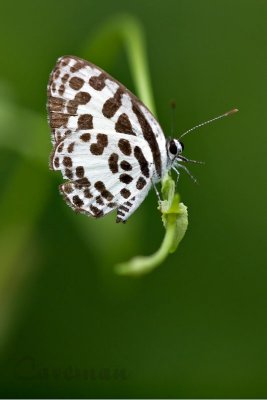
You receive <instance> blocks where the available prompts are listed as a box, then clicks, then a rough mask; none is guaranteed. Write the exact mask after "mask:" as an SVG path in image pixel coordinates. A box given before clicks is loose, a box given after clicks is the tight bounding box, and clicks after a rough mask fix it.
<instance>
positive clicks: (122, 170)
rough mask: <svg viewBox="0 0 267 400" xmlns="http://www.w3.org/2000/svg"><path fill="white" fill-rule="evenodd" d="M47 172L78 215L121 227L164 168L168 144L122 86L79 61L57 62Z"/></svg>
mask: <svg viewBox="0 0 267 400" xmlns="http://www.w3.org/2000/svg"><path fill="white" fill-rule="evenodd" d="M48 111H49V122H50V126H51V129H52V135H53V136H52V141H53V143H54V150H53V152H52V155H51V161H50V164H51V168H52V169H54V170H61V172H62V174H63V177H64V178H65V179H67V180H68V182H66V183H64V184H63V185H61V186H60V191H61V192H62V193H63V195H64V197H65V199H66V201H67V203H68V204H69V205H71V206H72V208H74V209H75V210H78V211H80V212H84V213H87V214H90V215H92V216H94V217H100V216H102V215H105V214H107V213H108V212H110V211H112V210H114V209H117V221H125V220H126V219H127V218H128V217H129V216H130V215H131V214H132V213H133V211H134V210H135V209H136V208H137V207H138V206H139V205H140V203H141V202H142V201H143V200H144V198H145V197H146V195H147V192H148V190H149V189H150V187H151V183H152V180H154V181H156V180H159V179H160V177H161V176H162V174H163V172H164V169H165V168H166V147H165V144H166V141H165V137H164V135H163V132H162V130H161V128H160V126H159V124H158V122H157V121H156V120H155V118H154V117H153V115H152V114H151V113H150V112H149V111H148V110H147V108H146V107H145V106H144V105H143V104H142V103H141V102H140V101H139V100H138V99H137V98H136V97H135V96H134V95H133V94H132V93H130V92H129V91H128V90H127V89H126V88H125V87H124V86H123V85H121V84H120V83H119V82H117V81H116V80H114V79H113V78H111V77H110V76H109V75H108V74H107V73H105V72H104V71H102V70H101V69H99V68H98V67H96V66H94V65H93V64H90V63H88V62H86V61H84V60H81V59H78V58H76V57H72V56H67V57H62V58H61V59H59V61H58V63H57V65H56V67H55V69H54V70H53V72H52V74H51V77H50V81H49V85H48Z"/></svg>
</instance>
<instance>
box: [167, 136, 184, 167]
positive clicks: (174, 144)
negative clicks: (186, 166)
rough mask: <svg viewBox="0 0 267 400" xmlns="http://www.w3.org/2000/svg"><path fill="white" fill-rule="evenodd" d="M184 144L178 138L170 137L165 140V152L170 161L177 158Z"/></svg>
mask: <svg viewBox="0 0 267 400" xmlns="http://www.w3.org/2000/svg"><path fill="white" fill-rule="evenodd" d="M183 150H184V145H183V143H182V142H180V141H179V140H178V139H170V140H168V142H167V153H168V156H169V159H170V161H171V162H173V161H174V160H179V155H180V154H181V153H182V152H183Z"/></svg>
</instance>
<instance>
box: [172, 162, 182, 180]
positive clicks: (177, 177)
mask: <svg viewBox="0 0 267 400" xmlns="http://www.w3.org/2000/svg"><path fill="white" fill-rule="evenodd" d="M172 169H173V170H174V171H175V172H176V174H177V176H176V184H177V183H178V181H179V178H180V172H179V171H178V169H177V168H176V167H175V166H174V165H173V166H172Z"/></svg>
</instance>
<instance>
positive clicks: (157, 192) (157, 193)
mask: <svg viewBox="0 0 267 400" xmlns="http://www.w3.org/2000/svg"><path fill="white" fill-rule="evenodd" d="M151 182H152V185H153V187H154V190H155V192H156V195H157V198H158V202H159V204H161V203H162V200H161V197H160V194H159V191H158V189H157V186H156V184H155V183H154V182H153V181H152V180H151Z"/></svg>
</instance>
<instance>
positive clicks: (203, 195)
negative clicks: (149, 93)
mask: <svg viewBox="0 0 267 400" xmlns="http://www.w3.org/2000/svg"><path fill="white" fill-rule="evenodd" d="M125 13H126V14H127V15H130V16H131V17H133V18H135V19H136V20H137V21H138V22H139V23H140V24H141V26H142V27H143V29H144V33H145V37H146V44H147V57H148V60H149V66H150V77H151V81H152V84H153V91H154V95H155V103H156V108H157V115H158V118H159V120H160V123H161V125H162V127H163V129H164V131H165V132H166V135H167V136H168V135H169V134H170V131H171V125H172V117H171V109H170V100H171V99H173V98H174V99H176V102H177V110H176V117H175V132H177V136H178V133H181V132H183V131H184V130H186V129H188V128H190V127H192V126H193V125H195V124H197V123H199V122H201V121H203V120H205V119H209V118H211V117H213V116H216V115H218V114H220V113H222V112H225V111H227V110H229V109H231V108H233V107H238V108H239V109H240V112H239V113H238V114H236V115H234V116H232V117H231V118H227V119H224V120H221V121H218V122H216V123H214V124H212V125H209V126H207V127H204V128H201V129H200V130H199V131H198V132H195V133H194V134H192V135H191V136H188V137H186V138H185V140H184V143H185V154H186V155H187V156H188V157H190V158H195V159H200V160H204V161H205V162H206V164H205V165H204V166H201V165H200V166H192V167H191V171H192V172H193V173H194V175H195V176H196V177H197V178H198V180H199V182H200V185H199V186H197V185H194V184H193V183H192V181H191V180H190V179H189V177H188V176H186V175H185V174H182V177H181V179H180V181H179V193H180V195H181V198H182V200H183V202H184V203H185V204H186V205H187V206H188V209H189V229H188V231H187V233H186V236H185V238H184V239H183V241H182V243H181V244H180V246H179V248H178V250H177V251H176V253H175V254H174V255H171V256H169V258H168V259H167V260H166V262H164V264H163V265H161V266H160V267H159V268H157V269H156V270H155V271H154V272H153V273H151V274H150V275H147V276H145V277H143V278H140V279H133V278H125V277H119V276H116V275H115V274H114V273H113V267H114V265H115V264H116V263H118V262H121V261H125V260H127V259H129V258H131V257H133V256H135V255H137V254H150V253H153V252H154V251H155V250H156V249H157V248H158V247H159V245H160V243H161V240H162V238H163V234H164V230H163V227H162V223H161V220H160V215H159V212H158V211H157V209H156V204H157V203H156V197H155V194H154V193H153V192H151V193H150V195H149V197H148V198H147V199H146V201H145V202H144V203H143V205H142V206H141V207H140V208H139V209H138V210H137V212H136V213H135V214H134V215H133V216H132V217H131V219H130V220H129V221H128V223H127V224H126V225H120V224H115V223H114V219H115V216H114V215H110V216H108V217H107V218H105V219H103V220H97V221H95V220H91V219H88V218H87V217H85V216H83V215H75V214H74V213H73V211H72V210H71V209H70V208H69V207H67V205H66V204H65V203H64V202H63V200H62V198H61V197H60V195H59V193H58V189H57V187H58V185H59V184H60V182H61V177H60V174H56V173H53V172H51V171H49V169H48V155H49V152H50V149H51V145H50V133H49V128H48V126H47V121H46V85H47V80H48V76H49V73H50V71H51V70H52V68H53V67H54V64H55V62H56V59H57V58H58V57H59V56H61V55H64V54H74V55H77V56H85V55H86V57H87V58H88V59H90V61H92V62H94V63H96V64H98V65H100V66H101V67H102V68H104V69H106V70H108V72H109V73H110V74H112V75H113V76H115V77H116V78H117V79H119V80H120V81H121V82H123V83H124V84H125V85H126V86H128V87H129V88H130V89H132V90H133V91H135V87H134V81H133V78H132V75H131V73H130V70H131V68H130V66H129V62H128V59H127V56H126V53H125V50H124V49H123V48H117V49H116V51H115V48H116V43H115V42H114V43H112V41H111V43H110V45H109V46H107V48H106V50H104V51H103V48H101V49H99V51H97V50H98V49H97V46H95V47H94V51H92V54H91V55H90V54H89V50H88V49H89V48H90V43H91V42H92V41H96V40H97V37H99V35H100V36H101V33H102V32H103V31H105V26H106V24H108V23H109V21H110V20H111V19H112V18H117V16H118V15H121V14H125ZM266 20H267V2H266V1H265V0H257V1H255V0H234V1H233V0H202V1H198V0H165V1H164V2H162V1H158V0H154V1H151V0H148V1H143V0H136V1H128V0H126V1H125V0H124V1H120V0H114V1H108V0H102V1H95V0H92V1H89V0H87V1H85V0H84V1H83V0H77V1H75V2H74V1H70V0H64V2H63V1H56V2H55V1H53V0H47V1H45V2H43V1H42V2H41V1H34V0H25V1H23V2H21V1H18V0H14V1H13V2H11V1H3V2H2V4H1V24H0V38H1V39H0V46H1V47H0V49H1V62H0V165H1V170H0V173H1V185H0V187H1V188H0V357H1V359H0V395H1V396H2V397H3V396H4V397H37V398H40V397H78V398H79V397H80V398H84V397H89V398H90V397H118V398H120V397H143V398H146V397H156V398H158V397H170V398H171V397H176V398H192V397H193V398H196V397H199V398H201V397H202V398H203V397H204V398H209V397H218V398H219V397H231V398H239V397H252V398H257V397H266V396H267V313H266V310H267V292H266V283H267V257H266V228H267V215H266V214H267V213H266V205H267V187H266V166H267V165H266V164H267V163H266V152H267V130H266V107H267V100H266V93H267V73H266V71H267V39H266V38H267V24H266ZM94 43H95V42H94ZM113 45H114V49H113ZM88 46H89V47H88ZM85 49H87V50H85ZM113 50H114V51H113ZM86 51H87V53H86ZM85 53H86V54H85Z"/></svg>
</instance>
